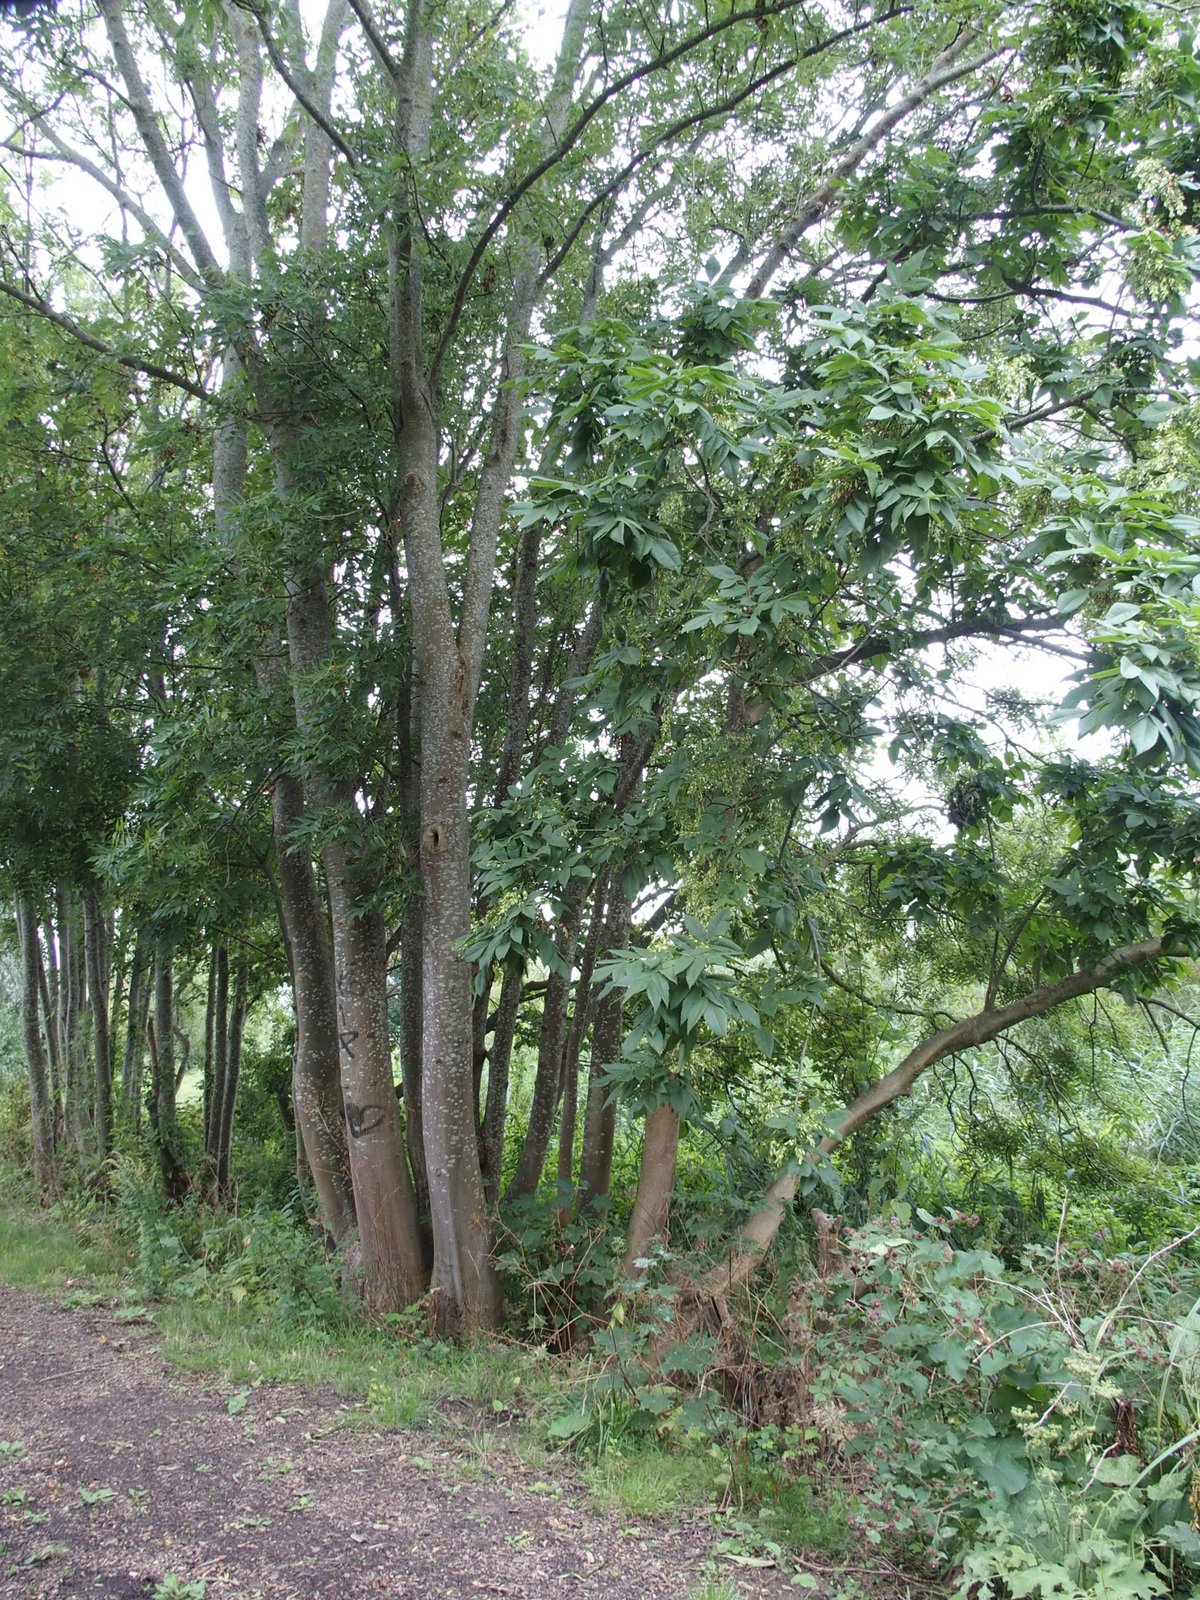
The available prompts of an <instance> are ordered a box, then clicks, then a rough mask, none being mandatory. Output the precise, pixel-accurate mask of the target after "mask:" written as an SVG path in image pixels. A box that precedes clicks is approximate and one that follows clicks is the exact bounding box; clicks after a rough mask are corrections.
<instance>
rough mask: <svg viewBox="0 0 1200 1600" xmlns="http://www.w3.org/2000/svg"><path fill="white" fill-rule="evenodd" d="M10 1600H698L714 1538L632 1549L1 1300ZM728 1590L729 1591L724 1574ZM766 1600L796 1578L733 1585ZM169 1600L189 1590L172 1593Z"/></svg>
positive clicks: (413, 1438) (485, 1472) (53, 1312)
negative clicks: (692, 1598)
mask: <svg viewBox="0 0 1200 1600" xmlns="http://www.w3.org/2000/svg"><path fill="white" fill-rule="evenodd" d="M0 1356H2V1357H3V1359H2V1361H0V1540H2V1541H3V1551H2V1553H0V1595H3V1596H5V1597H7V1596H12V1597H14V1600H15V1597H17V1596H21V1597H23V1600H34V1597H42V1596H45V1597H49V1596H54V1597H67V1596H72V1597H77V1600H83V1597H84V1596H86V1597H88V1600H149V1597H151V1596H153V1595H154V1592H155V1589H156V1587H158V1586H159V1585H162V1584H163V1581H164V1579H165V1578H166V1576H167V1574H174V1575H175V1577H176V1578H177V1579H179V1580H180V1584H179V1586H177V1588H176V1594H177V1595H178V1596H179V1600H184V1597H185V1596H186V1597H187V1600H191V1597H192V1596H193V1595H195V1594H197V1593H198V1592H199V1590H197V1589H193V1590H191V1591H189V1590H188V1589H187V1588H185V1587H183V1585H184V1584H192V1583H195V1582H196V1581H197V1580H200V1579H203V1580H204V1582H205V1585H206V1588H205V1591H204V1592H205V1596H206V1600H235V1597H236V1600H268V1597H271V1600H275V1597H278V1600H288V1597H291V1600H310V1597H311V1600H316V1597H327V1596H332V1597H337V1600H340V1597H345V1600H359V1597H364V1600H366V1597H373V1596H375V1595H380V1596H390V1597H395V1600H400V1597H404V1600H418V1597H420V1600H444V1597H454V1600H458V1597H460V1596H462V1597H468V1596H493V1595H509V1596H517V1597H520V1600H526V1597H528V1600H568V1597H570V1600H686V1597H687V1596H688V1595H689V1594H690V1593H694V1592H695V1591H696V1590H697V1589H698V1588H699V1587H700V1586H701V1584H702V1582H703V1578H702V1572H701V1568H702V1564H703V1562H704V1560H705V1557H706V1556H707V1554H708V1549H709V1546H710V1544H711V1538H712V1536H711V1534H710V1533H709V1531H708V1529H707V1528H706V1527H705V1526H704V1525H703V1523H701V1522H696V1523H694V1524H691V1525H684V1526H679V1525H667V1524H665V1523H655V1524H652V1525H641V1526H639V1527H637V1528H630V1527H629V1526H626V1525H623V1524H622V1523H621V1522H620V1521H619V1520H617V1519H616V1518H613V1517H606V1516H604V1515H601V1514H598V1513H597V1512H595V1511H593V1510H591V1509H589V1508H587V1507H586V1506H585V1505H583V1504H582V1503H581V1502H580V1500H579V1499H578V1497H577V1495H576V1494H575V1492H574V1486H573V1484H572V1483H571V1481H570V1478H569V1474H568V1473H567V1472H566V1471H565V1470H564V1472H563V1473H562V1474H561V1476H560V1475H558V1474H556V1475H555V1481H553V1482H539V1481H537V1480H536V1479H534V1478H532V1477H531V1476H530V1475H529V1474H528V1472H527V1471H526V1470H525V1469H524V1468H523V1466H522V1465H521V1464H520V1462H518V1461H516V1460H515V1459H514V1458H513V1457H512V1456H511V1454H509V1453H507V1452H505V1451H504V1450H503V1448H502V1447H498V1448H497V1449H495V1450H491V1449H489V1450H488V1451H487V1452H486V1453H485V1454H484V1456H483V1458H482V1459H478V1456H477V1457H476V1459H472V1457H471V1454H470V1452H469V1451H468V1450H467V1449H466V1448H465V1447H462V1446H455V1444H454V1443H453V1441H451V1440H448V1439H446V1438H442V1437H439V1436H438V1435H436V1434H418V1433H395V1432H389V1433H379V1432H371V1433H367V1432H363V1431H362V1430H359V1429H355V1428H347V1427H345V1426H344V1424H345V1421H346V1410H347V1408H346V1407H345V1406H344V1404H342V1403H341V1402H339V1400H338V1399H337V1397H336V1396H333V1395H329V1394H323V1393H309V1392H306V1391H302V1390H296V1389H289V1388H283V1387H279V1386H269V1385H263V1386H262V1387H261V1388H259V1389H255V1390H251V1391H250V1392H249V1394H248V1395H245V1396H244V1399H245V1404H244V1409H240V1410H239V1409H237V1407H238V1405H239V1403H240V1401H239V1399H236V1398H235V1400H234V1408H235V1409H234V1411H233V1413H232V1414H231V1411H230V1398H231V1393H230V1392H229V1391H227V1392H224V1393H222V1392H220V1391H218V1390H216V1389H214V1388H212V1387H209V1386H206V1385H205V1384H203V1383H201V1382H198V1381H194V1380H191V1379H187V1378H182V1377H180V1375H179V1374H178V1373H176V1372H174V1371H173V1370H172V1369H171V1368H169V1367H168V1366H167V1365H166V1363H165V1362H164V1360H163V1358H162V1356H161V1355H160V1354H159V1351H158V1348H157V1344H156V1340H155V1337H154V1334H153V1331H152V1330H151V1329H147V1328H140V1327H139V1328H131V1327H129V1326H126V1325H124V1324H122V1323H121V1322H119V1321H118V1320H117V1319H116V1318H115V1317H114V1316H112V1315H111V1314H110V1313H109V1312H106V1311H99V1310H92V1309H89V1310H73V1311H66V1310H62V1309H60V1308H59V1307H58V1306H56V1305H55V1304H54V1303H53V1302H51V1301H48V1300H46V1299H44V1298H42V1297H40V1296H36V1295H32V1294H26V1293H22V1292H19V1291H17V1290H13V1289H7V1288H0ZM723 1576H724V1574H723ZM729 1576H730V1577H731V1578H732V1579H733V1580H734V1581H736V1582H737V1583H738V1584H739V1586H740V1587H741V1589H742V1590H743V1592H744V1593H745V1594H747V1595H753V1596H757V1597H760V1600H768V1597H771V1596H778V1595H783V1594H785V1593H787V1594H795V1593H796V1590H795V1589H794V1588H790V1587H789V1583H788V1578H787V1576H786V1575H785V1574H783V1573H777V1572H755V1573H751V1574H745V1575H742V1574H739V1573H736V1572H734V1573H730V1575H729ZM167 1589H168V1592H169V1590H170V1586H169V1585H168V1586H167Z"/></svg>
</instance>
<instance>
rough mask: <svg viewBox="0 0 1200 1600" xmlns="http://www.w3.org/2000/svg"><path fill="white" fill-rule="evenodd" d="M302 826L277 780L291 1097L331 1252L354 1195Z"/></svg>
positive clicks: (331, 1005) (289, 786) (321, 921)
mask: <svg viewBox="0 0 1200 1600" xmlns="http://www.w3.org/2000/svg"><path fill="white" fill-rule="evenodd" d="M303 818H304V797H303V794H302V791H301V787H300V780H299V779H298V778H296V777H294V776H293V775H292V774H291V773H284V772H281V773H279V774H278V775H277V777H276V779H275V786H274V789H273V791H272V795H271V820H272V826H273V828H274V834H275V855H276V864H277V869H278V873H279V901H280V916H281V918H282V920H283V922H284V925H285V928H286V942H287V944H288V947H289V952H290V956H291V966H292V1001H293V1009H294V1012H295V1018H296V1043H295V1054H294V1056H293V1066H292V1093H293V1099H294V1102H295V1106H296V1123H297V1125H298V1127H299V1128H300V1131H301V1137H302V1139H303V1142H304V1153H305V1155H306V1156H307V1157H308V1165H309V1169H310V1170H311V1172H312V1179H313V1187H314V1189H315V1191H316V1196H317V1206H318V1209H319V1211H320V1215H321V1222H322V1224H323V1225H324V1227H325V1230H326V1232H327V1233H328V1234H329V1236H330V1238H331V1239H332V1240H333V1242H334V1244H340V1243H341V1242H342V1240H343V1239H344V1238H345V1237H346V1235H347V1233H349V1232H350V1230H351V1229H352V1228H353V1227H354V1223H355V1215H354V1189H353V1185H352V1183H351V1179H350V1153H349V1149H348V1146H347V1141H346V1120H345V1117H344V1116H343V1114H342V1097H341V1087H340V1065H339V1060H338V1054H339V1052H338V1037H337V988H336V985H335V983H334V977H333V952H332V950H331V949H330V945H329V934H328V930H327V927H326V921H325V914H324V910H323V908H322V906H321V899H320V895H319V894H318V892H317V883H316V877H315V874H314V872H313V863H312V855H311V853H310V851H309V849H308V846H307V845H297V844H295V843H294V842H293V836H294V832H295V829H296V828H297V827H298V825H299V824H300V822H301V821H302V820H303Z"/></svg>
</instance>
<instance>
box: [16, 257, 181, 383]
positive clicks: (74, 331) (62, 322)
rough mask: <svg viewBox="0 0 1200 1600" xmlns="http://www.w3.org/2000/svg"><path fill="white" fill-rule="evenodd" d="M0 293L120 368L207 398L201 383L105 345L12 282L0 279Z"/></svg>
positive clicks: (67, 317)
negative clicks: (35, 313)
mask: <svg viewBox="0 0 1200 1600" xmlns="http://www.w3.org/2000/svg"><path fill="white" fill-rule="evenodd" d="M0 294H6V295H8V296H9V297H10V298H11V299H13V300H18V301H19V302H20V303H21V304H22V305H23V306H28V308H29V309H30V310H31V311H36V312H37V314H38V316H40V317H45V319H46V321H47V322H53V323H54V324H55V326H56V327H59V328H62V329H63V330H64V332H66V333H69V334H70V335H71V337H72V339H76V340H78V342H79V343H80V344H81V345H84V346H85V347H86V348H87V349H89V350H95V351H96V352H97V353H98V354H100V355H103V356H108V357H110V358H111V359H112V360H113V361H117V362H119V363H120V364H121V366H123V367H128V368H129V370H130V371H131V372H141V373H144V374H145V375H146V377H148V378H158V379H160V380H161V382H163V383H169V384H172V385H173V386H174V387H175V388H176V389H183V390H184V391H185V392H186V393H187V394H193V395H195V396H196V398H197V400H208V399H211V398H212V397H211V395H210V394H209V392H208V390H207V389H206V388H204V386H203V385H202V384H199V383H196V382H194V381H193V380H192V379H191V378H187V377H184V375H183V373H181V372H173V371H172V370H171V369H170V368H169V367H160V366H159V365H158V363H157V362H156V361H147V360H146V359H145V358H144V357H143V356H133V355H128V354H126V353H125V352H124V351H122V350H117V349H116V348H115V347H114V346H113V345H111V344H107V343H106V342H105V341H104V340H103V339H99V338H97V337H96V335H95V334H94V333H89V332H88V331H87V329H86V328H83V327H81V326H80V325H79V323H78V322H76V321H75V319H74V317H70V316H68V315H67V313H66V312H65V311H55V310H54V308H53V306H51V305H50V304H49V303H48V302H47V301H45V300H43V299H42V297H41V296H40V295H35V294H28V293H26V291H25V290H24V289H19V288H18V287H17V285H16V284H15V283H10V282H9V281H8V280H7V279H6V278H0Z"/></svg>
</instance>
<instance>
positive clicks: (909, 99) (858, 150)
mask: <svg viewBox="0 0 1200 1600" xmlns="http://www.w3.org/2000/svg"><path fill="white" fill-rule="evenodd" d="M979 31H980V30H979V29H978V28H967V29H965V30H964V31H963V33H961V34H960V35H959V37H958V38H957V39H955V40H954V42H953V44H951V45H949V46H948V47H947V48H946V49H945V50H943V51H942V53H941V55H940V56H939V57H938V58H937V61H935V63H934V66H933V70H932V71H931V72H930V73H929V74H928V75H927V76H926V77H924V78H923V79H922V80H921V81H920V83H918V84H915V85H914V86H913V88H912V89H911V90H910V91H909V92H908V94H906V95H905V96H904V97H903V99H901V100H899V101H897V103H896V104H895V105H894V106H893V107H892V109H891V110H890V111H888V112H887V113H886V114H885V115H884V116H882V117H881V118H880V119H879V121H878V122H877V123H876V124H875V126H874V127H873V128H870V129H868V131H867V132H866V133H864V134H863V135H862V137H861V138H859V139H856V140H855V142H854V143H853V144H852V145H851V146H850V148H849V150H847V151H846V153H845V155H843V156H842V157H841V159H840V160H839V161H837V162H835V163H834V165H833V167H832V169H831V170H830V173H829V176H828V177H827V178H826V179H825V181H824V182H823V183H822V184H821V185H820V187H819V188H817V189H814V190H813V191H812V193H811V194H809V195H808V196H807V197H806V198H805V199H804V200H802V201H801V202H800V204H799V206H798V207H797V208H796V210H795V212H794V214H793V216H792V220H791V221H790V222H789V223H788V225H787V227H786V228H785V229H784V230H783V232H782V233H781V234H780V235H779V237H778V238H777V239H776V241H775V243H774V244H773V245H772V246H771V248H770V249H769V250H768V251H767V254H766V256H765V257H764V259H763V261H762V263H761V264H760V266H759V267H758V269H757V270H756V271H755V273H754V275H753V276H752V277H751V279H750V281H749V283H748V284H747V285H746V297H747V298H748V299H751V300H757V299H758V298H759V297H760V296H761V295H762V294H763V293H764V292H765V291H766V288H767V286H768V284H769V283H770V281H771V279H772V278H773V277H774V276H775V273H776V272H777V271H778V270H779V268H780V266H782V264H783V262H784V261H785V260H786V259H787V257H788V256H789V255H790V254H791V253H792V251H793V250H794V249H795V248H796V245H797V244H798V243H799V241H800V237H801V235H802V234H803V233H804V232H805V231H806V230H807V229H808V228H810V227H812V225H813V223H814V222H817V221H819V219H820V218H821V217H822V216H824V214H825V213H826V211H828V210H829V208H830V207H831V206H832V204H833V202H834V199H835V197H836V195H837V191H838V189H839V188H840V186H841V185H842V184H843V183H844V182H845V180H846V179H847V178H848V177H850V175H851V174H852V173H853V172H855V171H856V170H857V168H858V167H859V166H860V165H861V164H862V162H863V161H864V160H865V159H866V157H867V156H868V155H869V154H870V153H871V151H872V150H874V149H876V147H877V146H878V145H880V144H882V142H883V140H884V139H886V138H887V136H888V134H889V133H891V131H892V130H893V128H895V127H897V126H898V125H899V124H900V123H901V122H903V121H904V119H905V117H907V116H909V115H910V114H911V113H912V112H913V111H915V110H917V109H918V108H919V107H920V106H922V105H924V103H925V102H926V101H927V100H928V99H930V97H931V96H933V95H934V94H936V93H937V91H938V90H939V89H944V88H946V87H947V86H948V85H949V84H951V83H956V82H957V81H958V79H960V78H968V77H970V76H971V74H972V73H974V72H978V71H980V69H981V68H983V67H986V66H988V65H990V63H991V62H993V61H995V60H996V59H997V57H998V56H1000V55H1003V53H1004V51H1003V50H988V51H987V52H985V54H983V55H981V56H976V57H975V58H974V59H973V60H971V61H965V62H964V61H960V60H959V57H960V56H961V55H962V53H963V51H964V50H965V49H967V47H968V46H969V45H971V44H973V43H974V42H975V40H976V39H977V38H978V37H979ZM749 257H750V251H749V249H748V248H746V247H745V246H743V248H742V249H741V250H739V251H738V252H737V254H736V255H735V256H734V258H733V260H732V261H731V262H730V263H729V265H728V266H727V267H726V268H725V271H724V272H723V273H722V274H721V278H720V280H719V281H720V282H721V283H722V284H725V283H728V282H729V281H731V280H732V278H733V276H734V275H735V274H736V273H737V272H738V271H740V270H741V268H742V267H743V266H745V265H746V264H747V263H748V261H749Z"/></svg>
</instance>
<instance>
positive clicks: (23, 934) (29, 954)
mask: <svg viewBox="0 0 1200 1600" xmlns="http://www.w3.org/2000/svg"><path fill="white" fill-rule="evenodd" d="M17 937H18V939H19V941H20V947H21V1032H22V1037H23V1040H24V1045H25V1066H26V1070H27V1072H28V1075H29V1111H30V1127H31V1134H32V1140H33V1176H34V1181H35V1182H36V1184H37V1186H38V1188H39V1189H40V1190H41V1191H42V1192H43V1194H48V1193H50V1192H52V1191H53V1190H54V1188H55V1187H56V1183H57V1173H56V1170H55V1160H54V1113H53V1109H52V1106H51V1101H50V1079H49V1072H48V1063H47V1059H46V1050H45V1046H44V1044H43V1041H42V1027H41V1016H40V1012H41V985H42V982H43V981H44V976H45V975H44V971H43V968H42V949H41V939H40V937H39V934H38V921H37V913H36V911H35V910H34V906H33V901H32V900H31V899H30V898H29V897H28V896H27V895H18V896H17Z"/></svg>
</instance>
